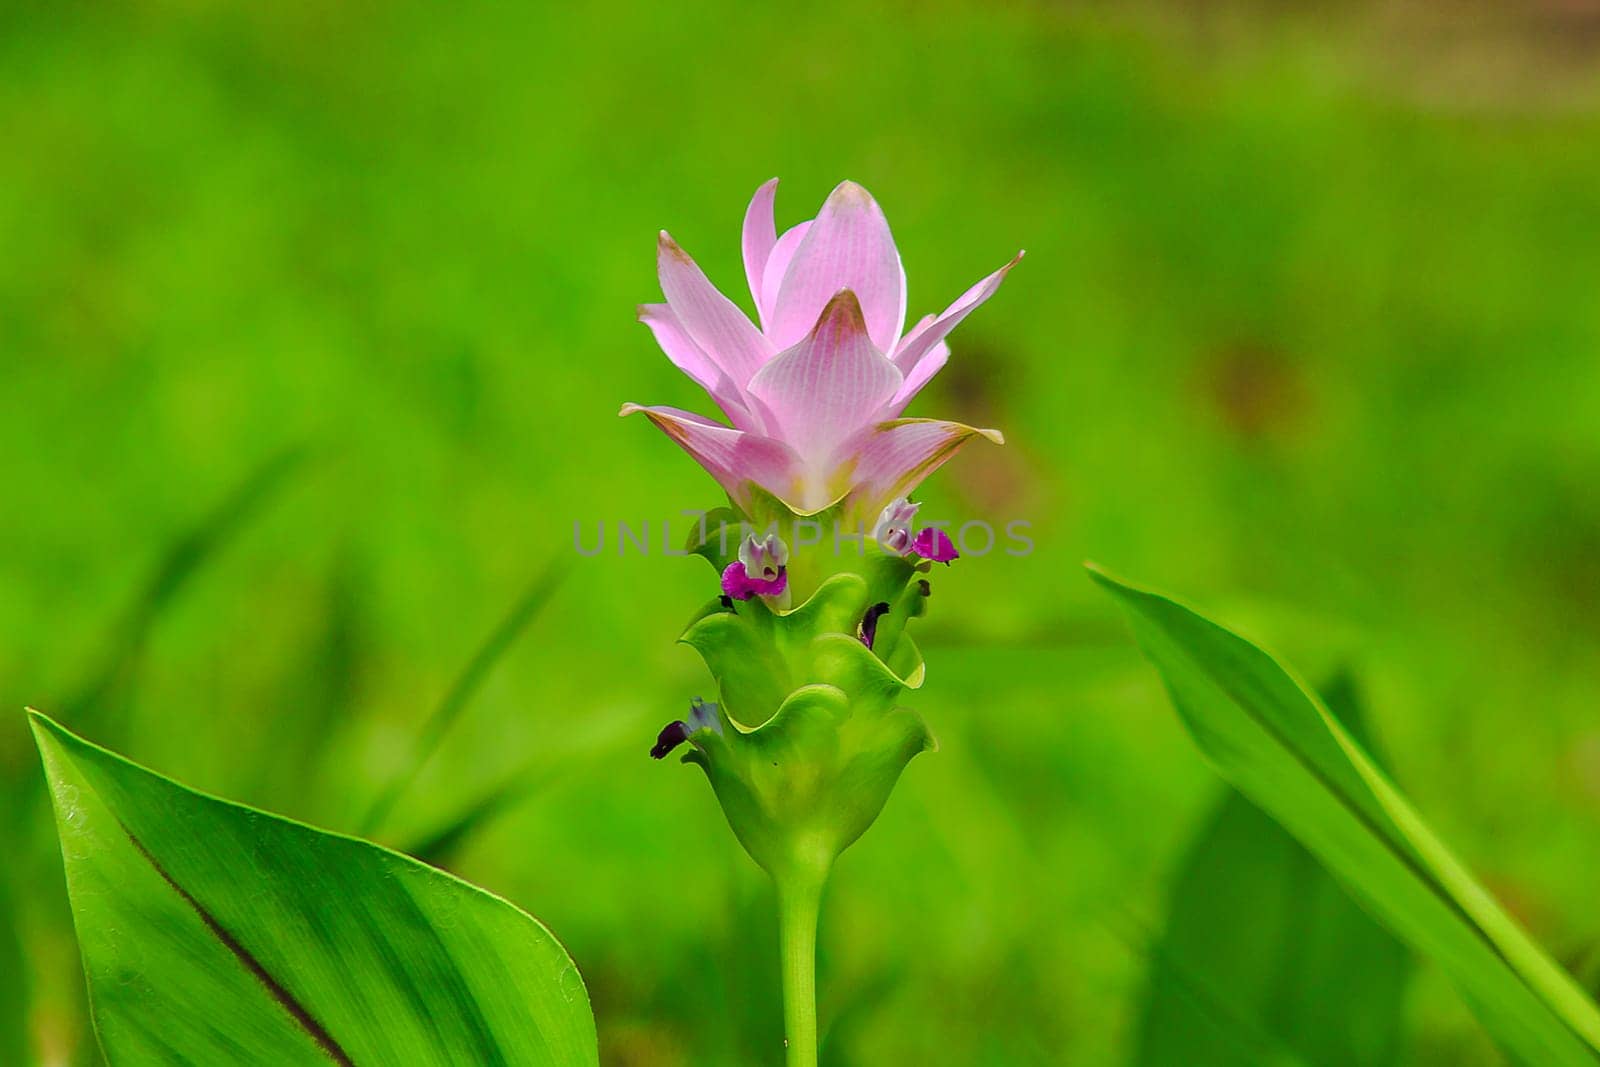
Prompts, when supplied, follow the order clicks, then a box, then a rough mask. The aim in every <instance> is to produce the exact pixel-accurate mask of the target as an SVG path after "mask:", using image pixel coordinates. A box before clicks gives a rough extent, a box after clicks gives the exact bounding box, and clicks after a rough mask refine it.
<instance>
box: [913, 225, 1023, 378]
mask: <svg viewBox="0 0 1600 1067" xmlns="http://www.w3.org/2000/svg"><path fill="white" fill-rule="evenodd" d="M1022 256H1023V253H1021V252H1018V253H1017V254H1016V256H1014V257H1013V258H1012V260H1011V262H1010V263H1007V264H1006V265H1005V266H1003V267H1001V268H1000V269H999V270H997V271H995V272H994V273H993V274H991V275H989V276H988V277H987V278H985V279H983V281H981V282H979V283H978V284H977V285H974V286H973V287H972V288H971V289H968V290H967V291H966V292H964V293H962V294H961V295H960V296H959V297H957V298H956V302H955V303H953V304H951V305H950V306H949V307H947V308H945V309H944V313H943V314H941V315H940V316H939V317H938V318H937V319H934V320H933V322H931V323H929V324H928V325H927V326H926V327H922V326H921V325H920V324H919V327H918V329H917V330H916V331H914V336H910V337H907V338H906V339H905V341H904V342H902V343H901V345H900V347H899V348H897V349H895V353H894V365H895V366H897V367H899V368H900V371H901V373H903V374H905V375H906V376H907V377H908V378H909V377H910V376H911V369H912V368H913V367H915V366H916V365H917V362H918V361H919V360H920V359H922V357H923V356H925V355H927V354H928V353H929V352H931V351H932V350H933V347H934V346H935V345H937V344H938V343H939V342H940V341H943V340H944V339H945V337H946V336H947V335H948V334H949V333H950V331H951V330H953V329H955V328H956V327H957V326H959V325H960V324H961V320H962V319H964V318H966V317H967V316H968V315H970V314H972V312H973V311H974V310H975V309H976V308H977V307H978V305H979V304H982V303H983V302H984V301H985V300H987V299H989V298H990V297H991V296H993V295H994V294H995V291H996V290H998V289H999V288H1000V283H1001V282H1003V281H1005V280H1006V275H1007V274H1009V273H1010V272H1011V268H1012V267H1015V266H1016V265H1017V264H1018V263H1021V262H1022ZM928 377H932V375H931V374H930V375H929V376H928ZM926 380H927V379H926V378H925V379H923V381H924V382H926Z"/></svg>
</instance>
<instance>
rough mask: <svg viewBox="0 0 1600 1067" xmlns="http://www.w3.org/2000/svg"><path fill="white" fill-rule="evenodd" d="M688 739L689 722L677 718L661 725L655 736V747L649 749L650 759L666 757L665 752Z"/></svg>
mask: <svg viewBox="0 0 1600 1067" xmlns="http://www.w3.org/2000/svg"><path fill="white" fill-rule="evenodd" d="M687 740H689V724H688V723H686V722H684V721H683V720H682V719H679V720H678V721H677V722H669V723H667V725H666V726H664V727H662V729H661V733H660V734H659V735H658V736H657V737H656V744H655V747H654V748H652V749H651V750H650V758H651V759H666V758H667V753H669V752H671V751H672V750H673V749H675V748H677V747H678V746H679V745H681V744H683V743H684V742H685V741H687Z"/></svg>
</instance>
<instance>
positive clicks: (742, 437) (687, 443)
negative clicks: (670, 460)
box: [618, 404, 801, 508]
mask: <svg viewBox="0 0 1600 1067" xmlns="http://www.w3.org/2000/svg"><path fill="white" fill-rule="evenodd" d="M636 411H637V412H642V413H643V414H644V416H645V417H646V418H648V419H649V420H650V421H651V422H653V423H655V424H656V426H657V427H659V428H660V429H661V432H662V433H664V434H666V435H667V436H668V437H670V438H672V439H673V440H674V441H676V442H677V443H678V447H680V448H682V449H683V450H684V451H685V452H687V453H689V455H690V456H691V457H692V458H693V459H694V461H695V462H696V463H698V464H700V466H702V467H704V468H705V469H706V472H707V473H708V474H710V475H711V476H712V477H713V478H715V479H716V480H717V482H718V483H719V484H720V485H721V486H722V487H723V488H724V489H726V490H727V491H728V495H729V496H731V497H732V498H733V500H734V502H735V503H737V504H738V505H739V506H740V507H741V508H748V507H749V506H750V490H749V486H750V483H751V482H754V483H755V484H756V485H758V486H760V487H761V488H763V489H765V490H767V491H768V492H770V493H772V494H773V495H774V496H777V497H779V498H780V499H782V500H784V501H785V502H787V501H789V500H791V499H798V498H799V496H800V470H801V468H800V459H799V457H798V456H796V455H795V454H794V450H793V449H791V448H790V447H789V446H788V445H785V444H784V443H783V442H782V441H774V440H772V439H771V438H770V437H762V436H761V435H759V434H753V433H745V432H744V431H743V430H736V429H734V428H733V427H731V426H724V425H723V424H722V423H720V422H714V421H712V420H711V419H708V418H704V417H703V416H700V415H696V414H694V413H693V412H692V411H683V410H681V409H679V408H673V407H643V406H641V405H639V404H624V405H622V410H621V411H620V412H619V413H618V414H621V415H632V414H633V413H634V412H636Z"/></svg>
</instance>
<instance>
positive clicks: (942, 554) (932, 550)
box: [911, 526, 961, 563]
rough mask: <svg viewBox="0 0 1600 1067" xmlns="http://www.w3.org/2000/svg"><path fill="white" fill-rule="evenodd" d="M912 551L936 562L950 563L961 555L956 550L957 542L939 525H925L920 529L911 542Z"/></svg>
mask: <svg viewBox="0 0 1600 1067" xmlns="http://www.w3.org/2000/svg"><path fill="white" fill-rule="evenodd" d="M911 551H912V552H914V553H916V554H917V555H919V556H921V557H922V558H923V559H931V560H933V562H935V563H949V562H950V561H951V560H953V559H956V558H958V557H960V555H961V553H959V552H957V551H956V543H955V542H954V541H952V540H950V535H949V534H947V533H945V532H944V531H943V530H941V529H939V528H938V527H937V526H925V527H923V528H922V529H921V530H918V531H917V536H916V539H915V540H913V541H912V542H911Z"/></svg>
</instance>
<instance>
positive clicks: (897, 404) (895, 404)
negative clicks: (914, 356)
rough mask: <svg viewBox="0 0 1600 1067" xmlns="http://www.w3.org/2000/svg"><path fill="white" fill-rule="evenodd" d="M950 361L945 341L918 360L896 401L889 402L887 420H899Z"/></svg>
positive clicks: (948, 349)
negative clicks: (908, 406) (903, 412)
mask: <svg viewBox="0 0 1600 1067" xmlns="http://www.w3.org/2000/svg"><path fill="white" fill-rule="evenodd" d="M949 359H950V346H949V345H947V344H945V343H944V342H943V341H939V342H936V343H935V344H934V346H933V347H932V348H930V349H928V351H927V352H926V353H925V354H924V355H923V357H922V358H921V359H919V360H917V365H916V366H915V367H912V368H911V373H909V374H907V375H906V380H905V381H904V382H903V383H902V384H901V386H900V390H899V392H897V393H895V394H894V399H893V400H891V401H889V407H888V409H887V413H886V414H885V415H884V417H885V418H889V419H898V418H899V417H900V413H901V412H902V411H904V410H905V409H906V405H907V404H909V403H911V401H912V398H913V397H915V396H916V395H917V394H918V393H920V392H922V387H923V386H924V385H927V384H928V383H929V382H931V381H932V380H933V376H934V375H936V374H938V373H939V372H940V371H941V370H943V369H944V365H945V363H947V362H948V361H949Z"/></svg>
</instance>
